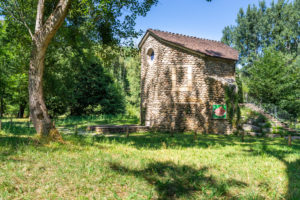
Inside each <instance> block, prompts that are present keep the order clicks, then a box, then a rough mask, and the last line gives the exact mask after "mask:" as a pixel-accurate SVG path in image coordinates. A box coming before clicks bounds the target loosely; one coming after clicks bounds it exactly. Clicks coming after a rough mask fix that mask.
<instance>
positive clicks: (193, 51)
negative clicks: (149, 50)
mask: <svg viewBox="0 0 300 200" xmlns="http://www.w3.org/2000/svg"><path fill="white" fill-rule="evenodd" d="M149 35H151V36H152V37H154V38H155V39H157V40H159V41H162V42H164V43H167V44H169V45H172V46H175V47H178V48H181V49H183V50H185V51H188V52H191V53H194V54H197V55H200V56H202V57H213V58H219V59H226V60H232V61H238V59H234V58H224V57H220V56H211V55H207V54H205V53H202V52H199V51H195V50H192V49H190V48H187V47H184V46H182V45H179V44H176V43H174V42H171V41H168V40H165V39H163V38H161V37H159V36H157V35H156V34H155V33H153V32H151V31H150V29H148V30H147V32H146V33H145V35H144V36H143V38H142V40H141V42H140V43H139V44H138V47H139V49H141V48H142V46H143V44H144V43H145V41H146V40H147V38H148V37H149Z"/></svg>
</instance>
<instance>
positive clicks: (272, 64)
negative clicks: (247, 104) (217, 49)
mask: <svg viewBox="0 0 300 200" xmlns="http://www.w3.org/2000/svg"><path fill="white" fill-rule="evenodd" d="M222 41H223V42H224V43H226V44H228V45H230V46H232V47H233V48H235V49H237V50H238V51H239V53H240V60H239V64H240V66H241V68H240V69H238V76H240V78H241V81H242V83H243V92H244V93H246V94H247V95H248V96H250V97H252V98H254V99H255V100H256V101H257V102H259V103H266V104H272V105H275V106H278V107H279V108H281V109H283V110H285V111H287V112H288V113H290V114H291V115H293V116H294V117H295V118H297V117H299V114H300V78H299V77H300V45H299V43H300V1H299V0H294V1H286V0H278V1H277V2H276V3H275V2H274V1H273V2H272V3H271V4H270V6H267V5H266V2H265V1H260V2H259V6H258V7H257V6H255V5H252V6H251V5H249V6H248V8H247V9H246V10H243V9H240V11H239V13H238V15H237V19H236V25H233V26H227V27H225V28H224V30H223V37H222Z"/></svg>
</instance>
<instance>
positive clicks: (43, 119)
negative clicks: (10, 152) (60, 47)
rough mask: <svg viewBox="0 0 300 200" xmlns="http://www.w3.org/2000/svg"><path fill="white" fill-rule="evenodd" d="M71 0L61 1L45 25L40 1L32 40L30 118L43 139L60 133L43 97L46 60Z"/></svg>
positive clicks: (42, 6)
mask: <svg viewBox="0 0 300 200" xmlns="http://www.w3.org/2000/svg"><path fill="white" fill-rule="evenodd" d="M70 3H71V0H60V1H59V3H58V5H57V7H56V8H55V10H54V11H53V13H52V14H51V15H50V16H49V18H48V19H47V20H46V22H45V23H43V16H44V0H39V2H38V11H37V17H36V30H35V34H34V35H33V38H32V52H31V59H30V67H29V85H28V89H29V110H30V118H31V120H32V122H33V124H34V127H35V129H36V131H37V133H38V134H40V135H41V136H42V137H49V136H51V135H50V133H51V131H52V130H53V132H55V133H58V132H57V130H55V127H54V126H53V125H52V122H51V119H50V117H49V115H48V112H47V108H46V105H45V102H44V97H43V73H44V65H45V64H44V60H45V55H46V51H47V48H48V45H49V43H50V42H51V40H52V38H53V37H54V35H55V33H56V32H57V30H58V29H59V27H60V26H61V25H62V24H63V22H64V19H65V17H66V15H67V12H68V8H69V5H70Z"/></svg>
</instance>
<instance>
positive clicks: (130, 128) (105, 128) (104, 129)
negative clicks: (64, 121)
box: [87, 125, 149, 133]
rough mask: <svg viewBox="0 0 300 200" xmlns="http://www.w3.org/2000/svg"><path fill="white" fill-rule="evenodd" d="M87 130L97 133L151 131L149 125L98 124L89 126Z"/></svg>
mask: <svg viewBox="0 0 300 200" xmlns="http://www.w3.org/2000/svg"><path fill="white" fill-rule="evenodd" d="M87 130H88V131H95V132H97V133H142V132H147V131H149V127H147V126H138V125H98V126H88V128H87Z"/></svg>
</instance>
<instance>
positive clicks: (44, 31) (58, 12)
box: [35, 0, 71, 45]
mask: <svg viewBox="0 0 300 200" xmlns="http://www.w3.org/2000/svg"><path fill="white" fill-rule="evenodd" d="M70 4H71V0H60V1H59V3H58V4H57V6H56V8H55V10H54V11H53V12H52V13H51V15H50V16H49V17H48V19H47V20H46V22H45V23H44V24H43V26H42V28H40V30H39V31H38V32H36V33H35V37H36V38H35V39H38V40H40V41H43V42H45V43H44V44H45V45H48V44H49V42H50V41H51V39H52V38H53V36H54V35H55V33H56V32H57V30H58V29H59V27H60V26H61V25H62V24H63V22H64V20H65V17H66V16H67V13H68V9H69V6H70Z"/></svg>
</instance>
